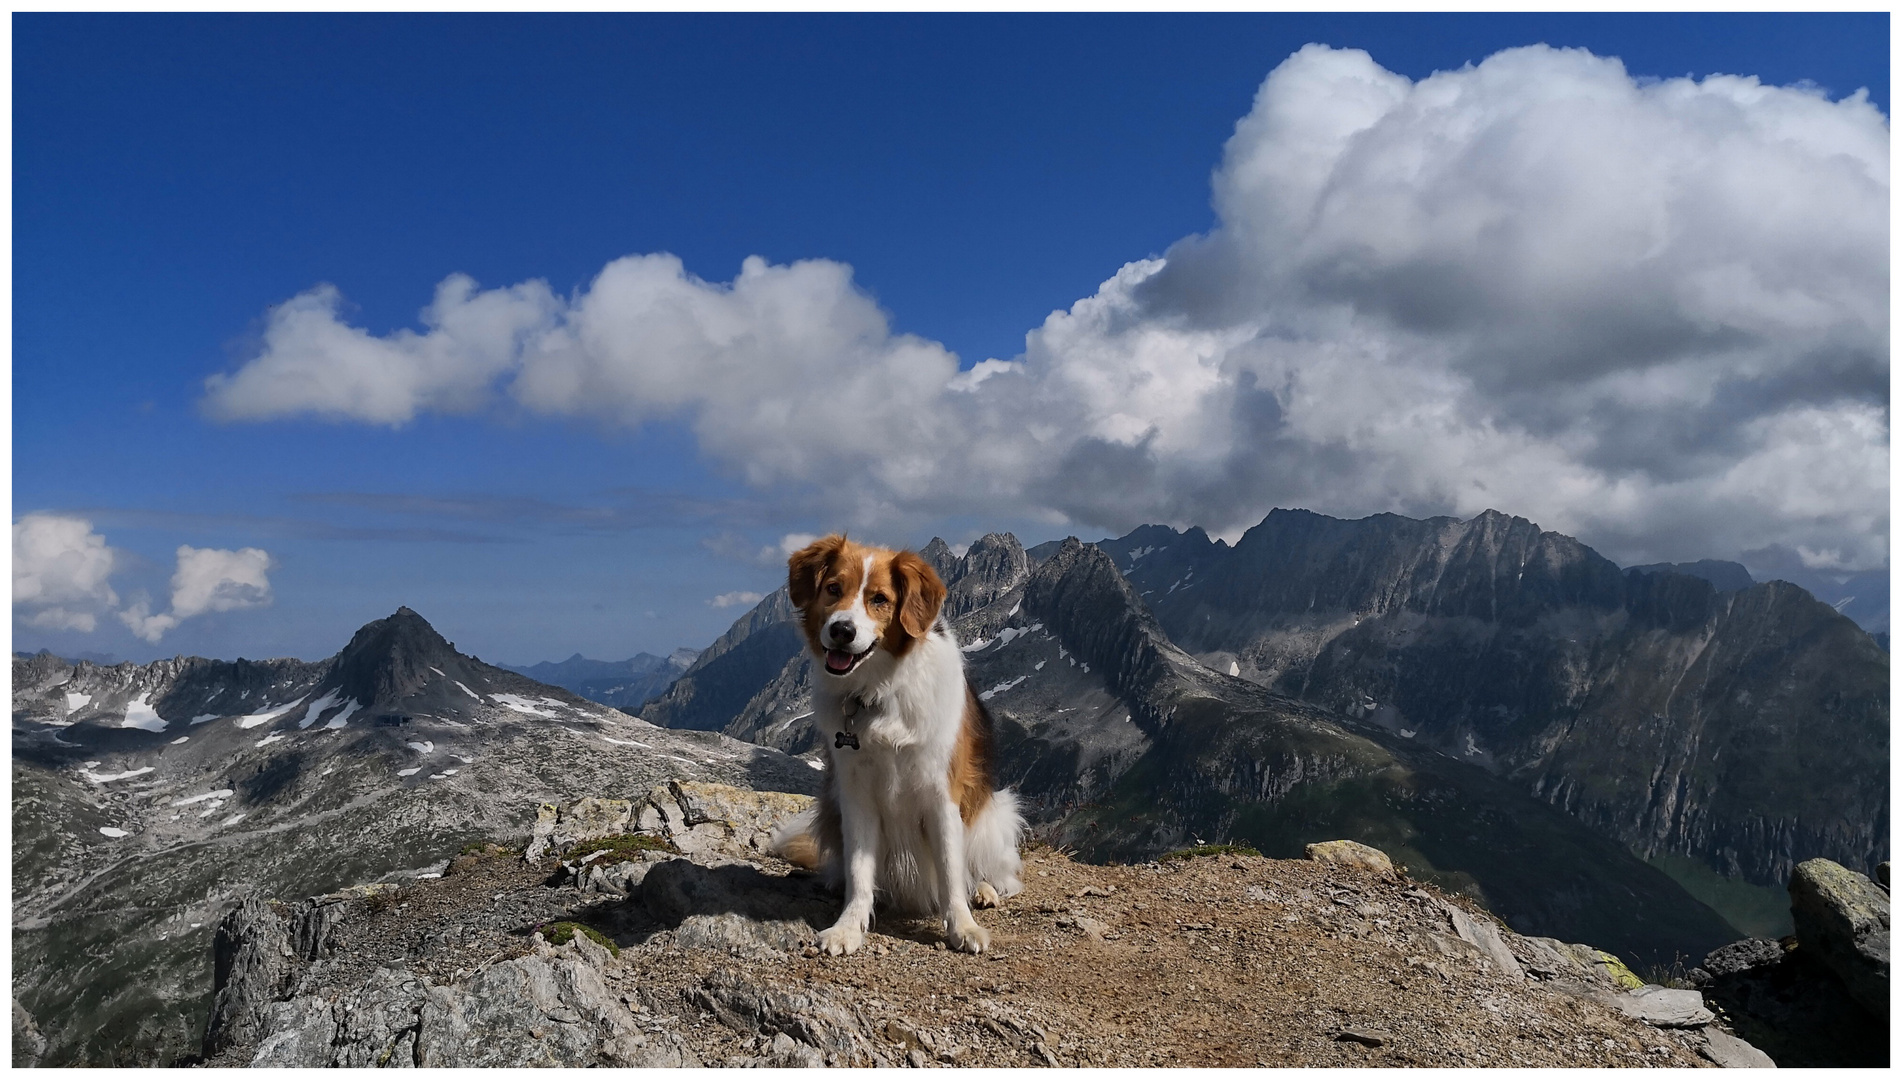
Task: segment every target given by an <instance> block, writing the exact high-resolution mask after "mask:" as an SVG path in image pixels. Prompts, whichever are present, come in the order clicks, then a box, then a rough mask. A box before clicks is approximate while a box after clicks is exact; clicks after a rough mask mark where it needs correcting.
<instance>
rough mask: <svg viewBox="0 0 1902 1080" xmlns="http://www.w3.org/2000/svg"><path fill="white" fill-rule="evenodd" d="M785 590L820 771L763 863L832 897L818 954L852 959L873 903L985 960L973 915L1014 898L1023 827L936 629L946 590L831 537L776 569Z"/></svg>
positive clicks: (887, 555)
mask: <svg viewBox="0 0 1902 1080" xmlns="http://www.w3.org/2000/svg"><path fill="white" fill-rule="evenodd" d="M786 588H787V591H788V592H789V593H790V594H791V598H792V603H793V606H794V607H795V608H797V609H799V611H800V612H801V613H802V617H801V623H802V625H803V628H804V630H805V635H806V644H807V645H808V646H809V647H810V648H811V650H812V655H813V661H814V663H813V668H814V672H815V678H814V681H813V690H812V705H813V714H812V715H813V723H814V724H816V725H818V728H819V731H820V732H821V733H822V734H823V735H824V736H825V737H826V738H827V739H828V740H829V741H828V743H827V753H828V755H829V756H830V762H829V764H830V768H828V769H827V770H826V778H825V783H824V787H823V790H822V791H821V792H820V795H819V799H818V801H817V802H816V803H814V805H813V806H812V807H811V808H810V809H809V810H807V811H805V812H803V813H801V814H800V815H799V816H797V817H795V818H794V819H792V820H791V821H790V822H788V823H787V825H786V826H785V827H783V828H782V829H781V830H780V831H779V833H778V834H776V836H775V837H774V841H773V844H772V848H773V851H774V853H775V854H777V855H779V856H780V857H781V858H783V859H785V860H787V861H788V862H791V863H794V864H795V865H799V866H804V867H806V868H807V869H811V870H819V871H821V872H822V873H823V874H824V875H825V876H826V878H827V879H828V881H829V882H830V883H831V884H832V885H833V886H834V887H835V888H836V887H838V886H839V885H840V884H843V886H844V889H845V908H844V910H843V911H842V912H841V913H840V915H839V919H838V921H837V922H836V923H834V924H832V926H831V927H829V928H828V929H826V930H823V931H821V932H820V934H819V938H818V946H819V948H821V949H823V950H824V951H825V952H826V953H828V954H830V955H833V956H843V955H845V954H847V953H851V952H854V951H856V950H857V949H858V948H859V946H860V945H862V944H864V941H865V931H866V928H867V927H868V926H869V925H870V922H871V918H872V903H873V900H874V897H875V896H881V895H882V896H883V897H884V898H885V899H887V900H889V901H890V902H891V903H892V905H893V906H894V907H896V908H899V909H901V910H906V911H913V912H921V913H926V914H930V915H934V916H936V917H938V918H941V919H942V920H943V921H944V929H945V937H946V941H947V943H948V944H949V945H951V946H952V947H953V948H956V949H961V950H964V951H966V952H974V953H976V952H983V951H984V950H985V949H987V948H989V947H990V942H991V935H990V933H989V932H988V931H986V930H985V929H984V928H983V927H982V926H979V925H978V923H977V919H976V918H975V917H974V916H973V915H972V914H971V908H972V905H973V904H975V905H976V906H978V907H995V906H996V905H997V903H998V902H999V901H1000V900H1001V899H1003V898H1005V897H1009V896H1015V895H1016V894H1017V893H1019V892H1022V891H1023V882H1022V881H1021V880H1020V876H1021V874H1022V872H1023V863H1022V861H1021V860H1020V858H1019V856H1018V853H1017V845H1018V841H1019V839H1020V838H1021V836H1022V834H1023V830H1024V819H1023V815H1022V814H1021V813H1020V812H1019V810H1018V806H1017V797H1016V795H1015V794H1014V793H1012V792H1010V791H1008V790H1006V791H998V790H996V789H995V786H994V780H993V775H992V756H993V738H992V731H991V728H992V724H991V715H990V712H989V711H988V710H986V709H985V707H984V703H983V702H982V701H981V700H980V699H979V698H978V696H977V693H976V692H975V691H974V690H973V689H972V687H971V685H970V683H969V681H968V680H967V679H966V678H965V674H964V654H963V653H962V652H960V651H959V650H958V643H957V639H956V638H954V637H953V636H952V635H951V631H950V629H949V628H948V627H947V626H946V625H945V623H944V621H943V620H942V619H940V618H939V614H940V611H941V609H942V608H943V606H944V597H945V586H944V582H942V581H940V580H939V579H938V575H937V572H936V571H934V570H932V568H931V564H930V563H928V562H926V561H925V560H924V559H923V558H921V557H919V556H918V555H917V554H915V553H913V552H909V551H891V550H887V549H885V548H876V547H867V546H865V545H862V544H856V543H853V542H852V541H850V540H848V539H846V538H845V537H844V536H840V535H833V536H828V537H826V538H825V539H823V540H818V541H815V542H814V543H812V544H810V545H809V546H807V547H805V548H804V549H802V550H800V551H798V552H796V553H795V554H794V555H793V556H792V557H791V558H790V559H788V560H787V564H786Z"/></svg>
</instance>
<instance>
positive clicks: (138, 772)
mask: <svg viewBox="0 0 1902 1080" xmlns="http://www.w3.org/2000/svg"><path fill="white" fill-rule="evenodd" d="M98 764H99V763H98V762H97V761H89V762H87V763H86V765H85V766H84V767H83V768H81V769H80V770H79V775H81V776H83V777H85V778H86V779H88V780H91V781H92V782H93V783H95V784H110V783H112V782H113V781H114V780H125V779H128V778H130V777H134V776H144V775H145V774H146V773H149V772H151V771H152V770H153V768H154V766H151V765H147V766H145V767H144V768H142V769H131V770H128V771H126V772H122V773H107V774H106V775H104V776H101V775H100V774H98V773H96V772H93V771H92V770H93V767H94V766H96V765H98Z"/></svg>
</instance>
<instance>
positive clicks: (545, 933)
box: [535, 919, 621, 956]
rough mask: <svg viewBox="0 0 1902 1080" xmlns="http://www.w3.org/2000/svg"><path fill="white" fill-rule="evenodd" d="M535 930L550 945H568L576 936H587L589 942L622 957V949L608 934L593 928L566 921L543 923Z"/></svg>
mask: <svg viewBox="0 0 1902 1080" xmlns="http://www.w3.org/2000/svg"><path fill="white" fill-rule="evenodd" d="M535 930H536V932H537V933H539V934H541V936H542V940H543V941H546V942H548V943H549V944H550V945H566V944H568V943H569V942H570V941H573V940H574V939H575V935H576V934H585V935H587V937H588V939H589V940H591V941H593V942H594V943H595V944H596V945H599V946H601V947H603V948H605V949H607V951H608V952H610V953H612V954H613V955H615V956H619V955H621V947H620V946H619V945H616V944H615V943H614V942H612V941H609V940H608V936H607V935H606V934H603V933H602V932H601V931H599V930H596V929H595V928H594V927H592V926H584V925H583V924H581V923H578V922H569V921H567V920H565V919H564V920H562V921H560V922H551V923H543V924H541V925H540V926H537V927H536V928H535Z"/></svg>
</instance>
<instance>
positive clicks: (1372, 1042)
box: [1334, 1028, 1393, 1046]
mask: <svg viewBox="0 0 1902 1080" xmlns="http://www.w3.org/2000/svg"><path fill="white" fill-rule="evenodd" d="M1334 1041H1335V1042H1352V1043H1360V1044H1361V1045H1362V1046H1385V1045H1387V1044H1388V1043H1390V1042H1392V1041H1393V1036H1392V1035H1389V1034H1387V1033H1386V1032H1384V1031H1380V1030H1378V1029H1376V1028H1342V1029H1341V1030H1340V1032H1339V1033H1337V1034H1336V1035H1335V1036H1334Z"/></svg>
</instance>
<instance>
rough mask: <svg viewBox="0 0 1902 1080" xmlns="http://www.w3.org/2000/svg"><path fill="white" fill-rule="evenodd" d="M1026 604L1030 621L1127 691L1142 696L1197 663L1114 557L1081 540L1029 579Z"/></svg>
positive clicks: (1060, 550)
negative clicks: (1174, 671) (1177, 668)
mask: <svg viewBox="0 0 1902 1080" xmlns="http://www.w3.org/2000/svg"><path fill="white" fill-rule="evenodd" d="M1023 604H1024V614H1025V615H1026V616H1027V617H1029V618H1031V619H1038V620H1041V621H1042V622H1043V623H1044V624H1045V625H1046V626H1047V627H1048V628H1049V629H1050V632H1051V633H1054V634H1056V635H1057V636H1058V637H1060V638H1061V639H1062V640H1064V641H1065V642H1068V643H1069V644H1070V646H1071V647H1072V648H1073V649H1074V650H1075V651H1076V654H1077V655H1078V656H1079V657H1081V658H1082V659H1084V660H1086V661H1088V662H1089V663H1090V664H1091V665H1093V666H1095V667H1096V668H1097V669H1098V670H1100V671H1102V672H1103V673H1104V675H1105V677H1106V678H1107V679H1108V680H1109V681H1110V683H1111V685H1112V686H1113V687H1114V688H1115V689H1116V690H1118V691H1119V692H1123V693H1127V694H1134V695H1137V696H1141V695H1142V694H1143V693H1144V691H1145V690H1147V689H1149V688H1151V687H1154V686H1155V685H1156V684H1157V683H1158V682H1159V681H1160V680H1161V679H1162V678H1163V677H1164V676H1165V675H1166V674H1167V673H1168V669H1169V667H1170V666H1171V665H1172V664H1178V665H1188V666H1190V667H1193V666H1195V662H1194V661H1193V660H1191V659H1190V658H1189V656H1188V655H1187V654H1186V653H1184V652H1183V651H1182V650H1181V649H1178V648H1176V646H1174V645H1173V644H1171V643H1170V641H1169V638H1168V636H1167V635H1165V634H1164V633H1163V632H1162V627H1161V625H1160V624H1158V623H1157V622H1156V617H1155V616H1154V615H1153V614H1151V613H1150V611H1149V608H1148V607H1147V606H1146V605H1145V604H1144V603H1143V601H1142V597H1140V596H1138V595H1137V594H1136V591H1135V589H1134V588H1132V587H1131V586H1130V583H1129V581H1128V579H1126V578H1125V577H1123V575H1122V574H1120V573H1118V572H1117V569H1116V563H1115V561H1114V560H1113V559H1111V558H1110V556H1109V554H1108V553H1107V552H1105V551H1104V550H1103V549H1102V548H1099V547H1097V546H1096V545H1095V544H1085V543H1083V542H1082V541H1080V540H1078V539H1077V538H1076V537H1074V536H1072V537H1070V538H1068V539H1066V540H1064V541H1063V543H1062V544H1061V545H1060V546H1059V547H1058V548H1057V550H1056V551H1055V552H1054V553H1052V554H1051V555H1050V557H1049V558H1047V559H1045V560H1044V561H1043V562H1042V563H1041V564H1040V565H1039V566H1038V567H1037V569H1036V571H1035V572H1034V573H1032V574H1031V575H1030V578H1029V580H1027V581H1025V582H1024V600H1023ZM1151 719H1158V718H1156V717H1152V718H1151Z"/></svg>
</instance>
